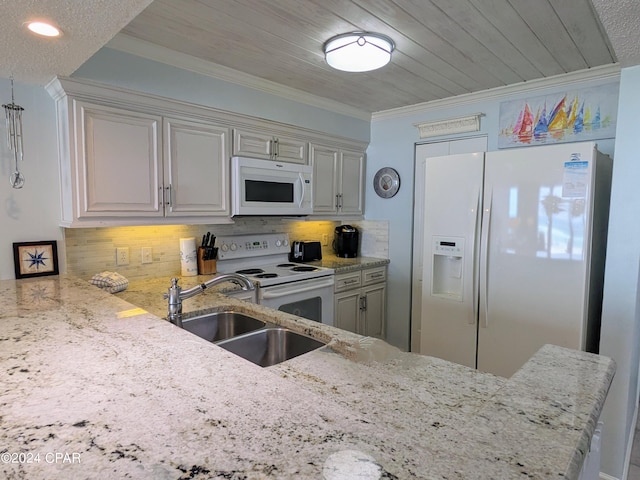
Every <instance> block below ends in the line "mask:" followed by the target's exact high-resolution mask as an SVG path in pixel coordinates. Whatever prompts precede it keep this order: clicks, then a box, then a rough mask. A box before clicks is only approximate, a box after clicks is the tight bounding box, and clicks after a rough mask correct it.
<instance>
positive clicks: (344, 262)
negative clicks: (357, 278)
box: [309, 255, 390, 274]
mask: <svg viewBox="0 0 640 480" xmlns="http://www.w3.org/2000/svg"><path fill="white" fill-rule="evenodd" d="M389 263H390V262H389V259H388V258H375V257H354V258H343V257H338V256H337V255H325V256H323V257H322V260H317V261H315V262H309V264H310V265H316V266H318V267H325V268H333V269H334V270H335V273H336V274H340V273H346V272H352V271H354V270H362V269H365V268H374V267H383V266H385V265H388V264H389Z"/></svg>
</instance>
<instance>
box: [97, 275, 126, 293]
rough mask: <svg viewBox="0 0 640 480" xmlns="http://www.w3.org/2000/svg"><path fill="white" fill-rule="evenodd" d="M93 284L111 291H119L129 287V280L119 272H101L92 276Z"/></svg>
mask: <svg viewBox="0 0 640 480" xmlns="http://www.w3.org/2000/svg"><path fill="white" fill-rule="evenodd" d="M91 284H92V285H95V286H96V287H98V288H101V289H103V290H106V291H107V292H109V293H118V292H121V291H123V290H126V289H127V287H128V286H129V280H127V279H126V278H124V277H123V276H122V275H120V274H119V273H117V272H101V273H96V274H95V275H94V276H93V277H92V278H91Z"/></svg>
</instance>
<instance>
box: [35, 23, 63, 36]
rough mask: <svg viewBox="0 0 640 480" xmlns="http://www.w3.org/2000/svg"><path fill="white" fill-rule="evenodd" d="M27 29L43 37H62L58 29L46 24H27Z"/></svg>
mask: <svg viewBox="0 0 640 480" xmlns="http://www.w3.org/2000/svg"><path fill="white" fill-rule="evenodd" d="M27 28H28V29H29V30H31V31H32V32H33V33H35V34H38V35H42V36H43V37H59V36H60V35H62V33H61V32H60V29H59V28H57V27H55V26H53V25H51V24H50V23H46V22H28V23H27Z"/></svg>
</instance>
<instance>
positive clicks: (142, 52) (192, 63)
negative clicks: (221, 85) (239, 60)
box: [105, 33, 371, 121]
mask: <svg viewBox="0 0 640 480" xmlns="http://www.w3.org/2000/svg"><path fill="white" fill-rule="evenodd" d="M105 47H107V48H112V49H114V50H118V51H121V52H125V53H130V54H132V55H136V56H138V57H143V58H147V59H149V60H154V61H156V62H160V63H164V64H166V65H171V66H173V67H177V68H181V69H183V70H188V71H191V72H194V73H198V74H201V75H206V76H208V77H211V78H216V79H218V80H223V81H225V82H230V83H233V84H236V85H241V86H243V87H247V88H251V89H253V90H258V91H261V92H264V93H268V94H270V95H276V96H278V97H281V98H286V99H287V100H292V101H295V102H298V103H303V104H305V105H309V106H312V107H316V108H321V109H323V110H328V111H330V112H334V113H338V114H341V115H346V116H349V117H354V118H358V119H360V120H366V121H370V120H371V113H370V112H366V111H364V110H360V109H359V108H354V107H350V106H348V105H345V104H343V103H340V102H336V101H333V100H329V99H327V98H324V97H320V96H317V95H313V94H310V93H306V92H303V91H302V90H298V89H295V88H291V87H286V86H284V85H281V84H278V83H275V82H271V81H269V80H265V79H262V78H259V77H255V76H253V75H249V74H247V73H243V72H240V71H238V70H234V69H232V68H229V67H225V66H223V65H218V64H216V63H212V62H208V61H206V60H202V59H200V58H196V57H194V56H192V55H188V54H186V53H180V52H176V51H175V50H171V49H169V48H166V47H161V46H159V45H155V44H153V43H150V42H147V41H145V40H140V39H138V38H135V37H132V36H130V35H126V34H124V33H118V34H117V35H116V36H115V37H113V39H112V40H111V41H109V43H107V44H106V45H105Z"/></svg>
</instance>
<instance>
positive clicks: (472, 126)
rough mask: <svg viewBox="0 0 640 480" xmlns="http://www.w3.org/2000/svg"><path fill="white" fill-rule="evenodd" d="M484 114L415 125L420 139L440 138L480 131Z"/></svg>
mask: <svg viewBox="0 0 640 480" xmlns="http://www.w3.org/2000/svg"><path fill="white" fill-rule="evenodd" d="M482 116H483V114H482V113H474V114H473V115H467V116H465V117H457V118H449V119H446V120H436V121H433V122H421V123H414V124H413V126H414V127H416V128H417V129H418V132H419V133H420V138H429V137H438V136H440V135H451V134H454V133H470V132H478V131H480V117H482Z"/></svg>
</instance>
